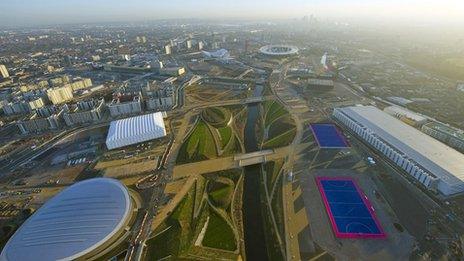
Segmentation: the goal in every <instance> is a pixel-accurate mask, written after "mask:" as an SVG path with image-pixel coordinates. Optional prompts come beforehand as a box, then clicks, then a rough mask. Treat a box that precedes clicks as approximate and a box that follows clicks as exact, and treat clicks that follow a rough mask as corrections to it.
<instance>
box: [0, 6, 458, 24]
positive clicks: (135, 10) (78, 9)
mask: <svg viewBox="0 0 464 261" xmlns="http://www.w3.org/2000/svg"><path fill="white" fill-rule="evenodd" d="M463 13H464V0H210V1H207V0H161V1H160V0H0V26H30V25H47V24H67V23H85V22H118V21H147V20H157V19H172V18H200V19H215V18H228V19H229V18H230V19H287V18H301V17H303V16H304V15H310V14H314V15H315V16H316V17H320V18H338V19H353V18H357V19H374V20H375V19H376V20H383V21H389V20H392V21H404V22H429V23H430V22H436V23H458V22H459V23H463V24H464V15H463Z"/></svg>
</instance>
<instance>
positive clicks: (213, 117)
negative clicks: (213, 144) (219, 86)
mask: <svg viewBox="0 0 464 261" xmlns="http://www.w3.org/2000/svg"><path fill="white" fill-rule="evenodd" d="M201 117H202V118H203V120H205V121H206V122H207V123H208V124H210V125H211V126H213V127H214V128H223V127H226V126H227V123H229V121H230V118H231V117H232V115H231V113H230V111H229V110H227V109H226V108H222V107H211V108H206V109H204V110H203V111H202V113H201Z"/></svg>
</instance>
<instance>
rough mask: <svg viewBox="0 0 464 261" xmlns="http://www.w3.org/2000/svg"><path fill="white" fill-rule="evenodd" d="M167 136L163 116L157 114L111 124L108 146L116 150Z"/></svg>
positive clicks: (107, 138) (107, 140) (159, 113)
mask: <svg viewBox="0 0 464 261" xmlns="http://www.w3.org/2000/svg"><path fill="white" fill-rule="evenodd" d="M165 135H166V129H165V126H164V120H163V115H162V113H161V112H156V113H151V114H145V115H140V116H136V117H131V118H126V119H121V120H117V121H113V122H111V125H110V129H109V131H108V136H107V137H106V145H107V147H108V149H114V148H118V147H123V146H127V145H131V144H136V143H139V142H143V141H147V140H151V139H156V138H160V137H163V136H165Z"/></svg>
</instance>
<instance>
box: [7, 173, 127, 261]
mask: <svg viewBox="0 0 464 261" xmlns="http://www.w3.org/2000/svg"><path fill="white" fill-rule="evenodd" d="M130 212H131V201H130V196H129V193H128V190H127V188H126V187H125V186H124V185H122V184H121V183H120V182H119V181H117V180H113V179H108V178H96V179H89V180H85V181H82V182H79V183H76V184H74V185H72V186H70V187H68V188H66V189H64V190H63V191H62V192H60V193H59V194H58V195H56V196H55V197H53V198H52V199H50V200H49V201H47V203H45V205H43V206H42V207H41V208H40V209H39V210H38V211H37V212H36V213H34V214H33V215H32V216H31V217H30V218H29V219H27V220H26V222H25V223H24V224H23V225H22V226H21V227H20V228H19V229H18V230H17V231H16V233H15V234H14V235H13V236H12V237H11V238H10V240H9V241H8V243H7V244H6V246H5V247H4V249H3V251H2V253H1V255H0V260H23V261H28V260H34V261H35V260H39V259H40V260H74V259H76V258H79V257H82V256H83V255H86V254H88V253H90V252H92V251H94V250H95V249H96V248H98V247H99V246H101V245H103V244H104V243H105V242H107V241H108V240H109V239H110V238H111V237H113V236H114V235H115V234H116V233H117V232H118V231H120V230H121V229H122V228H123V226H124V224H125V223H126V221H127V219H128V218H129V217H130Z"/></svg>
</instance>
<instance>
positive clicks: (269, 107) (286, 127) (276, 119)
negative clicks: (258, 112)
mask: <svg viewBox="0 0 464 261" xmlns="http://www.w3.org/2000/svg"><path fill="white" fill-rule="evenodd" d="M262 113H263V121H264V122H263V123H264V130H265V134H266V135H265V137H264V141H263V146H262V147H263V148H264V149H271V148H277V147H282V146H287V145H289V144H290V143H291V142H292V141H293V139H294V138H295V134H296V127H295V123H294V121H293V119H292V118H291V116H290V114H289V113H288V111H287V110H285V108H284V107H283V106H282V105H281V104H280V103H278V102H277V101H266V102H264V103H263V106H262Z"/></svg>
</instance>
